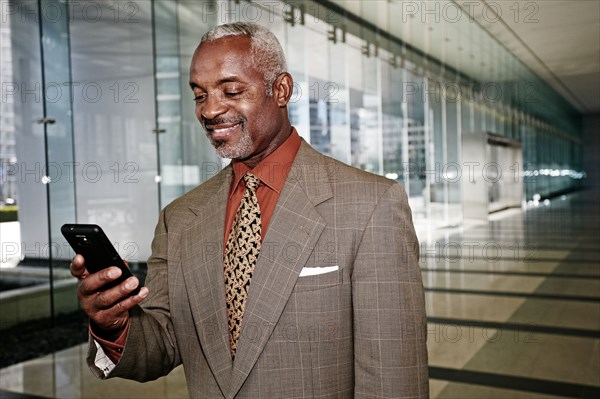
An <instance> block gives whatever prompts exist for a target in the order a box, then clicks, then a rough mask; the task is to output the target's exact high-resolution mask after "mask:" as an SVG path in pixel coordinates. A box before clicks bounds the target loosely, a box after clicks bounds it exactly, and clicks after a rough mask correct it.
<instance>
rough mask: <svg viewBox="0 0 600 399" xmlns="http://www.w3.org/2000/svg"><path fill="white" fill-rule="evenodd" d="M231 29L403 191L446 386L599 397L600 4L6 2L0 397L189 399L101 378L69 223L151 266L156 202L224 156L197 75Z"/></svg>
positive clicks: (341, 141) (342, 140)
mask: <svg viewBox="0 0 600 399" xmlns="http://www.w3.org/2000/svg"><path fill="white" fill-rule="evenodd" d="M233 21H246V22H257V23H260V24H262V25H264V26H266V27H268V28H269V29H270V30H271V31H273V33H275V35H276V36H277V37H278V38H279V40H280V42H281V44H282V46H283V48H284V50H285V52H286V55H287V60H288V66H289V71H290V73H291V74H292V76H293V77H294V80H295V85H294V94H293V97H292V100H291V102H290V105H289V112H290V117H291V120H292V123H293V125H294V126H295V127H296V128H297V130H298V132H299V133H300V135H301V136H302V137H303V138H304V139H305V140H306V141H308V142H309V143H310V144H311V145H312V146H313V147H314V148H316V149H317V150H318V151H320V152H322V153H324V154H327V155H330V156H332V157H334V158H337V159H339V160H341V161H342V162H345V163H348V164H351V165H353V166H356V167H358V168H361V169H364V170H367V171H371V172H373V173H377V174H380V175H384V176H386V177H387V178H389V179H393V180H397V181H398V182H399V183H400V184H402V185H403V186H404V187H405V189H406V191H407V193H408V195H409V200H410V205H411V208H412V212H413V219H414V222H415V226H416V229H417V234H418V237H419V241H420V245H421V268H422V271H423V279H424V284H425V289H426V301H427V306H428V309H427V310H428V316H429V325H428V346H429V352H430V353H429V354H430V377H431V396H432V397H433V398H552V397H571V398H592V397H594V398H596V397H600V360H599V359H600V257H599V254H600V247H599V244H598V243H599V242H600V225H599V221H600V219H599V212H598V211H599V206H598V203H599V201H598V199H599V196H598V182H599V177H598V176H599V174H598V165H600V159H599V158H600V147H599V145H600V144H599V134H600V132H599V129H600V127H599V126H600V40H599V38H600V2H599V1H597V0H583V1H555V0H547V1H541V0H538V1H521V0H502V1H495V2H492V1H399V0H379V1H378V0H368V1H344V0H340V1H330V0H310V1H279V0H270V1H267V0H264V1H263V0H253V1H234V0H230V1H208V0H206V1H205V0H194V1H191V0H153V1H150V0H134V1H121V0H117V1H115V0H105V1H104V0H89V1H84V0H80V1H67V0H0V79H1V88H0V89H1V90H0V98H1V100H0V139H1V141H0V241H1V268H0V331H1V334H2V337H3V338H2V340H0V341H1V342H0V349H1V351H0V355H1V361H0V398H5V397H6V398H13V397H15V398H16V397H23V396H20V395H25V397H27V396H28V397H35V396H40V397H60V398H67V397H68V398H83V397H85V398H97V397H111V398H117V397H123V398H131V397H142V396H143V397H146V398H154V397H156V398H180V397H187V392H186V389H185V380H184V377H183V373H182V372H181V370H180V369H177V370H176V371H174V372H173V373H171V375H169V376H168V377H166V378H163V379H161V380H158V381H156V382H153V383H150V384H143V385H141V384H137V383H133V382H127V381H120V380H117V381H110V382H99V381H96V380H94V378H93V377H92V375H91V373H90V372H89V371H88V370H87V366H85V362H84V361H83V358H84V356H85V351H86V349H85V346H82V345H81V344H82V343H83V342H84V341H85V340H86V338H87V334H86V331H87V330H86V329H87V322H86V319H85V317H84V316H83V315H82V313H81V311H80V310H79V308H78V303H77V300H76V296H75V288H76V282H75V281H74V279H73V278H71V277H70V274H69V272H68V264H69V260H70V258H71V257H72V256H73V253H72V251H71V250H70V248H69V246H68V244H67V243H66V242H65V240H64V239H63V238H62V235H61V234H60V226H61V225H63V224H64V223H75V222H77V223H95V224H99V225H101V226H102V227H103V229H104V231H105V232H106V233H107V235H108V236H109V238H110V239H111V241H113V242H114V245H115V247H116V248H117V250H118V251H119V253H120V254H121V256H122V257H123V258H125V259H127V260H128V261H129V262H130V265H131V266H132V269H133V270H134V272H135V273H136V274H137V275H138V276H140V278H142V279H143V277H144V275H145V270H146V264H145V261H146V259H147V257H148V256H149V255H150V243H151V240H152V235H153V231H154V226H155V224H156V221H157V218H158V213H159V211H160V210H161V209H162V208H163V207H164V206H166V205H167V204H168V203H169V202H170V201H172V200H173V199H175V198H177V197H178V196H180V195H182V194H184V193H185V192H187V191H188V190H190V189H191V188H193V187H195V186H197V185H198V184H200V183H202V182H204V181H206V180H207V179H209V178H210V177H212V176H214V175H215V174H216V173H218V171H219V170H221V168H223V167H224V166H225V165H227V164H228V162H229V161H228V160H224V159H220V158H218V157H217V156H216V155H215V154H214V153H213V150H212V147H211V146H210V144H209V142H208V140H207V139H206V138H205V136H204V132H203V130H202V128H201V126H200V124H199V123H198V121H197V120H196V118H195V116H194V104H193V96H192V92H191V90H190V89H189V86H188V70H189V64H190V60H191V56H192V53H193V51H194V49H195V47H196V46H197V44H198V42H199V40H200V38H201V37H202V35H203V34H204V33H205V32H206V31H207V30H208V29H210V28H211V27H212V26H215V25H218V24H222V23H227V22H233ZM207 228H210V226H208V227H207Z"/></svg>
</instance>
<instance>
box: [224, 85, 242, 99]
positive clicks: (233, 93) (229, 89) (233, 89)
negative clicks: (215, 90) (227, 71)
mask: <svg viewBox="0 0 600 399" xmlns="http://www.w3.org/2000/svg"><path fill="white" fill-rule="evenodd" d="M222 88H223V94H224V95H225V96H226V97H237V96H239V95H240V94H242V93H243V92H244V88H243V87H242V85H240V84H239V83H233V82H232V83H227V84H224V85H223V86H222Z"/></svg>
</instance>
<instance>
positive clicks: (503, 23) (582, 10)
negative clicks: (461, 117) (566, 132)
mask: <svg viewBox="0 0 600 399" xmlns="http://www.w3.org/2000/svg"><path fill="white" fill-rule="evenodd" d="M458 3H461V2H460V1H459V2H458ZM483 3H486V4H488V6H489V7H491V8H492V9H495V10H498V13H497V15H496V16H492V11H490V13H489V15H488V18H481V17H480V18H477V19H478V22H479V23H480V24H481V25H482V26H483V27H484V28H485V29H487V30H488V31H489V32H490V33H491V34H492V35H494V36H495V37H496V39H498V40H499V41H500V42H501V43H502V44H504V45H505V46H506V47H507V48H508V49H509V50H510V51H511V52H512V53H513V54H515V55H516V56H517V57H518V58H520V59H521V60H522V61H523V62H525V64H527V65H528V66H529V67H530V68H531V69H532V70H533V71H534V72H535V73H537V74H538V75H539V76H540V77H541V78H543V79H544V80H545V81H546V82H548V84H550V86H552V87H553V88H554V89H555V90H556V91H557V92H559V93H560V94H561V95H562V96H563V97H565V98H566V99H567V100H568V101H569V102H570V103H571V104H573V105H574V106H575V108H577V109H578V110H579V111H580V112H582V113H584V114H590V113H600V0H578V1H574V0H570V1H562V0H560V1H559V0H537V1H516V0H510V1H506V0H504V1H503V0H500V1H489V0H488V1H487V2H486V1H483ZM516 4H518V6H519V7H518V11H519V12H518V13H517V12H516V11H517V7H516ZM500 18H501V20H500ZM486 19H487V20H486ZM490 21H493V22H490Z"/></svg>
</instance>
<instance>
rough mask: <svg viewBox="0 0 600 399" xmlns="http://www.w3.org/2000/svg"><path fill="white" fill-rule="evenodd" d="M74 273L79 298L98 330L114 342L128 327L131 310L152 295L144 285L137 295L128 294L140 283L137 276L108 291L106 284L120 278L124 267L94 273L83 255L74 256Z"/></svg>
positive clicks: (72, 270)
mask: <svg viewBox="0 0 600 399" xmlns="http://www.w3.org/2000/svg"><path fill="white" fill-rule="evenodd" d="M71 274H72V275H73V277H76V278H77V280H78V284H77V298H78V299H79V302H80V303H81V307H82V308H83V311H84V312H85V313H86V314H87V315H88V316H89V317H90V320H91V325H92V328H93V329H94V333H96V334H97V333H99V334H100V335H101V336H102V338H105V339H107V340H110V341H114V340H115V339H116V338H118V337H119V336H120V335H121V333H122V332H123V330H124V328H125V327H126V326H127V322H128V320H129V309H131V308H132V307H134V306H135V305H137V304H139V303H140V302H141V301H142V300H143V299H144V298H146V297H147V296H148V289H147V288H146V287H142V288H141V289H140V292H139V293H138V294H137V295H133V296H128V294H129V293H130V292H131V291H133V290H135V289H136V288H137V286H138V285H139V283H140V282H139V280H138V279H137V278H136V277H130V278H128V279H127V280H125V281H124V282H122V283H121V284H119V285H117V286H115V287H112V288H110V289H107V290H104V289H103V287H104V285H105V284H107V283H109V282H111V281H113V280H116V279H118V278H119V276H120V275H121V269H119V268H118V267H116V266H112V267H108V268H106V269H103V270H100V271H99V272H97V273H92V274H90V273H89V272H88V271H87V269H86V268H85V264H84V259H83V256H81V255H76V256H75V257H74V258H73V262H71Z"/></svg>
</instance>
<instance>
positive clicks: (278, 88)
mask: <svg viewBox="0 0 600 399" xmlns="http://www.w3.org/2000/svg"><path fill="white" fill-rule="evenodd" d="M293 91H294V80H293V79H292V75H290V74H289V73H287V72H283V73H281V74H279V76H277V79H275V82H273V97H274V98H275V101H276V102H277V106H278V107H279V108H284V107H285V106H286V105H287V103H288V102H289V101H290V98H292V92H293Z"/></svg>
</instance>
